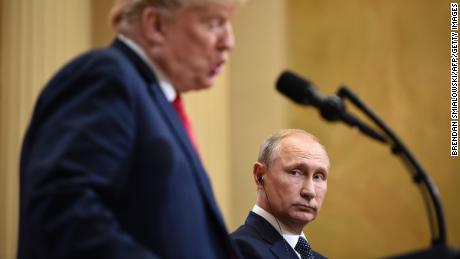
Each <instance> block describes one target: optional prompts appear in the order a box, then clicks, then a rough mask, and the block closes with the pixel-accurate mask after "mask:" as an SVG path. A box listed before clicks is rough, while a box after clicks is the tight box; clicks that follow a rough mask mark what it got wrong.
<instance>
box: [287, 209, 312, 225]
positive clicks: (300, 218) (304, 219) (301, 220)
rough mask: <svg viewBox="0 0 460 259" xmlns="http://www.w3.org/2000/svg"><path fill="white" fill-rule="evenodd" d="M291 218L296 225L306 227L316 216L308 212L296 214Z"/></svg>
mask: <svg viewBox="0 0 460 259" xmlns="http://www.w3.org/2000/svg"><path fill="white" fill-rule="evenodd" d="M291 218H292V219H293V220H294V221H296V222H297V223H298V224H302V225H307V224H308V223H310V222H311V221H313V220H314V219H315V218H316V215H314V214H312V213H309V212H296V213H295V214H294V215H292V217H291Z"/></svg>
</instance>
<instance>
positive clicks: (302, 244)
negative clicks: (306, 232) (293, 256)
mask: <svg viewBox="0 0 460 259" xmlns="http://www.w3.org/2000/svg"><path fill="white" fill-rule="evenodd" d="M294 249H295V250H296V251H297V252H298V253H299V254H300V257H301V258H302V259H314V258H315V256H313V254H312V252H311V247H310V245H309V244H308V242H307V240H305V238H303V237H299V241H297V244H296V245H295V248H294Z"/></svg>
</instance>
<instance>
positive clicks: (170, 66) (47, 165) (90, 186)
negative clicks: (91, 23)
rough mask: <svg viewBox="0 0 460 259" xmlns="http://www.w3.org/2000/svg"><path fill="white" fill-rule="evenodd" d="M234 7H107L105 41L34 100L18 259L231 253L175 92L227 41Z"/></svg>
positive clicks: (214, 69) (150, 1)
mask: <svg viewBox="0 0 460 259" xmlns="http://www.w3.org/2000/svg"><path fill="white" fill-rule="evenodd" d="M235 5H236V3H235V0H119V1H117V2H116V3H115V6H114V8H113V11H112V18H111V20H112V24H113V27H114V29H115V31H116V33H117V37H116V39H115V40H114V42H113V43H112V45H111V46H110V47H108V48H106V49H102V50H95V51H91V52H89V53H86V54H83V55H82V56H80V57H78V58H76V59H74V60H73V61H71V62H70V63H69V64H67V65H66V66H65V67H64V68H63V69H61V70H60V71H59V72H58V73H57V74H56V75H55V76H54V77H53V79H51V80H50V82H49V83H48V84H47V86H46V87H45V89H44V90H43V92H42V93H41V95H40V97H39V100H38V101H37V105H36V107H35V111H34V114H33V117H32V120H31V123H30V126H29V129H28V131H27V134H26V137H25V139H24V143H23V148H22V155H21V169H20V170H21V175H20V178H21V179H20V184H21V188H20V189H21V193H20V234H19V235H20V238H19V248H18V258H20V259H35V258H46V259H52V258H85V259H87V258H98V259H103V258H110V259H117V258H120V259H121V258H123V259H126V258H133V259H143V258H149V259H150V258H199V259H206V258H219V259H220V258H234V257H235V252H234V249H233V247H232V245H231V243H230V239H229V237H228V234H227V230H226V227H225V225H224V222H223V219H222V216H221V214H220V212H219V209H218V207H217V204H216V201H215V199H214V196H213V193H212V190H211V186H210V183H209V180H208V177H207V174H206V172H205V170H204V168H203V165H202V164H201V161H200V157H199V155H198V147H197V145H196V142H195V141H194V138H193V132H192V130H191V126H190V122H189V120H188V118H187V116H186V114H185V112H184V109H183V105H182V102H181V98H180V96H181V94H182V93H185V92H187V91H190V90H199V89H205V88H209V87H211V86H212V85H213V83H214V80H215V77H216V76H217V75H218V74H219V72H220V71H221V69H222V67H223V65H224V64H225V63H226V62H227V60H228V55H229V52H230V50H231V49H232V48H233V45H234V37H233V31H232V24H231V18H232V15H233V12H234V8H235Z"/></svg>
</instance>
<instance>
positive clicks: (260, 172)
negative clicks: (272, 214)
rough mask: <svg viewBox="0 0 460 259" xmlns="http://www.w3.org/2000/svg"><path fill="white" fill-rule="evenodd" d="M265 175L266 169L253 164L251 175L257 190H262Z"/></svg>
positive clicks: (262, 165) (260, 165) (263, 166)
mask: <svg viewBox="0 0 460 259" xmlns="http://www.w3.org/2000/svg"><path fill="white" fill-rule="evenodd" d="M266 173H267V167H266V166H265V165H264V164H262V163H260V162H255V163H254V166H253V167H252V175H253V177H254V181H255V182H256V185H257V189H259V188H262V187H263V185H264V177H265V174H266Z"/></svg>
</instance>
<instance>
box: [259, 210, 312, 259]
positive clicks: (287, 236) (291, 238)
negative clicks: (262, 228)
mask: <svg viewBox="0 0 460 259" xmlns="http://www.w3.org/2000/svg"><path fill="white" fill-rule="evenodd" d="M252 212H254V213H255V214H257V215H259V216H261V217H262V218H264V219H265V220H266V221H268V222H269V223H270V224H271V225H272V226H273V227H274V228H275V229H276V231H278V233H280V235H282V236H283V238H284V240H286V242H287V243H288V244H289V246H291V247H292V249H294V251H295V252H296V254H297V256H299V258H300V254H299V253H298V252H297V251H296V250H295V246H296V244H297V241H298V240H299V237H303V238H305V240H307V238H306V237H305V234H304V233H303V231H302V232H301V233H300V235H299V234H295V233H292V232H290V231H289V230H287V228H286V227H285V226H284V225H283V223H281V222H280V221H279V220H277V219H276V218H275V217H274V216H273V215H272V214H270V213H269V212H268V211H266V210H264V209H262V208H261V207H259V206H258V205H257V204H256V205H254V208H252ZM278 223H279V225H278ZM280 228H281V229H280ZM307 242H308V241H307Z"/></svg>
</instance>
